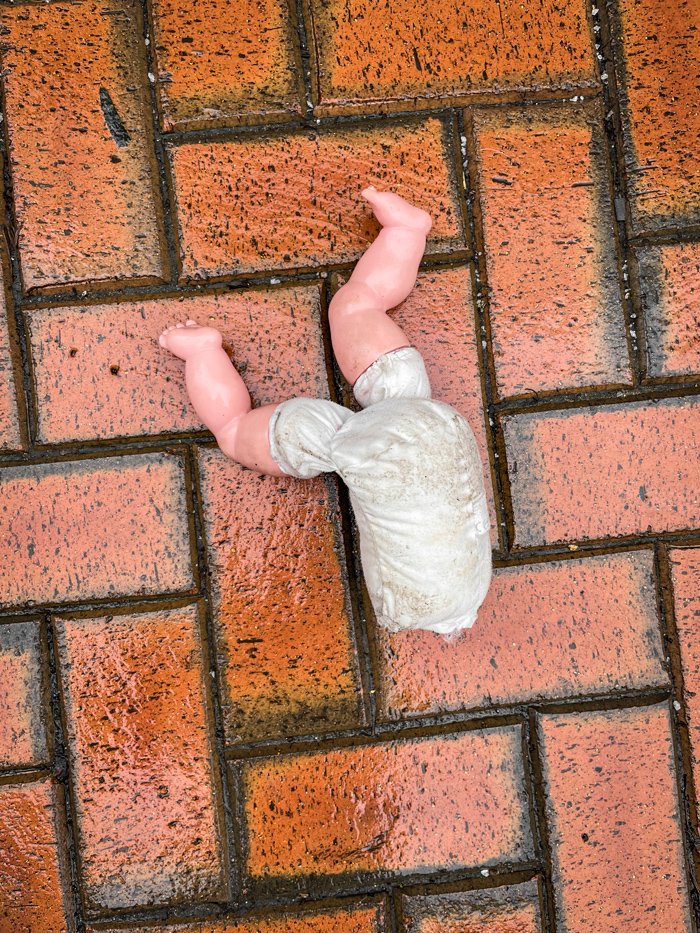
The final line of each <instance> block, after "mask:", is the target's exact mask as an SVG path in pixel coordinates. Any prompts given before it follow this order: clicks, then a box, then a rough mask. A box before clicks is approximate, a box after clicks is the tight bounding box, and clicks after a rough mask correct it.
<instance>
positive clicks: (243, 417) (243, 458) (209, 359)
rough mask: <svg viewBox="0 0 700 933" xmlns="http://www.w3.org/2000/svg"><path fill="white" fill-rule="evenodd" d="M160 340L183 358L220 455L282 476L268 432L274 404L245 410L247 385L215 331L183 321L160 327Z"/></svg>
mask: <svg viewBox="0 0 700 933" xmlns="http://www.w3.org/2000/svg"><path fill="white" fill-rule="evenodd" d="M160 345H161V346H162V347H165V348H166V349H168V350H170V351H171V353H174V354H175V356H178V357H180V359H181V360H184V361H185V380H186V383H187V392H188V394H189V396H190V400H191V402H192V405H193V407H194V409H195V411H196V412H197V414H198V415H199V417H200V418H201V419H202V421H203V422H204V424H205V425H206V426H207V427H208V428H209V430H210V431H211V432H212V434H213V435H214V436H215V437H216V440H217V442H218V444H219V447H220V448H221V449H222V450H223V452H224V453H225V454H226V456H227V457H231V458H232V459H233V460H237V461H238V462H239V463H242V464H243V465H244V466H247V467H250V469H252V470H257V471H258V472H259V473H269V474H271V475H272V476H282V475H283V473H282V471H281V470H280V468H279V467H278V466H277V464H276V462H275V461H274V460H273V459H272V455H271V454H270V443H269V433H268V432H269V425H270V418H271V417H272V414H273V412H274V411H275V409H276V408H277V406H276V405H265V406H263V407H262V408H256V409H254V410H252V411H251V406H250V396H249V395H248V390H247V389H246V387H245V383H244V382H243V380H242V379H241V377H240V376H239V374H238V373H237V372H236V369H235V367H234V366H233V364H232V363H231V360H230V359H229V358H228V356H227V355H226V352H225V350H224V349H223V348H222V346H221V334H220V333H219V331H218V330H215V329H214V328H213V327H199V326H198V325H197V324H195V322H194V321H188V322H187V324H186V325H182V324H178V325H177V326H176V327H170V328H169V329H168V330H166V331H164V332H163V333H162V334H161V336H160Z"/></svg>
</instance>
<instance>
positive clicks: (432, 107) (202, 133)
mask: <svg viewBox="0 0 700 933" xmlns="http://www.w3.org/2000/svg"><path fill="white" fill-rule="evenodd" d="M292 2H296V0H292ZM302 2H304V0H302ZM305 32H306V38H307V44H308V33H309V30H306V31H305ZM311 32H313V31H312V30H311ZM311 58H313V56H312V55H311V54H310V59H311ZM310 64H311V65H312V66H313V65H314V63H313V61H311V62H310ZM313 78H314V71H313V69H312V71H311V79H312V82H313ZM311 92H312V100H313V98H314V97H315V96H316V90H315V87H314V85H313V83H312V84H311ZM542 93H544V94H545V95H546V96H542V97H533V96H532V93H531V92H530V91H525V92H514V93H503V94H500V95H499V94H498V93H497V92H496V93H494V92H493V91H485V92H483V93H479V94H472V95H462V96H459V95H453V96H450V95H445V96H441V97H436V98H417V99H413V100H414V101H417V105H410V106H407V107H402V106H400V104H401V102H400V101H389V102H388V104H385V105H379V106H380V107H383V109H370V110H369V111H368V109H367V106H366V105H365V104H364V103H361V104H358V105H357V106H353V105H350V108H349V109H351V110H352V112H349V113H328V112H322V113H321V114H320V115H319V114H317V113H315V112H311V111H309V112H307V114H305V115H303V116H301V117H297V118H296V119H290V120H288V121H286V122H284V123H280V122H279V121H276V122H264V121H262V122H258V123H245V124H243V123H241V124H237V125H234V124H230V125H226V126H218V127H213V128H194V129H191V130H174V131H172V132H170V133H166V134H163V138H164V141H165V142H167V144H169V145H173V146H183V145H192V144H198V143H217V142H219V143H228V142H237V141H239V140H241V139H246V138H249V137H251V136H281V135H298V134H303V133H305V132H315V133H324V132H327V131H333V130H334V129H339V128H342V129H353V128H357V129H364V128H366V127H367V125H368V124H372V125H373V126H382V125H384V124H391V123H393V124H396V123H420V122H422V121H424V120H429V119H448V120H449V119H450V118H451V116H452V114H453V113H454V112H456V111H459V110H462V109H464V108H474V109H477V108H478V109H483V110H493V109H499V108H513V107H547V106H549V105H557V104H564V103H569V102H571V101H572V99H573V98H577V99H578V97H581V98H582V99H594V98H596V97H598V96H599V95H600V86H599V85H596V86H591V85H583V86H579V85H576V86H572V87H571V88H569V89H568V90H566V91H564V90H557V91H545V92H542ZM391 104H399V106H398V107H394V108H392V107H391ZM421 105H422V106H421ZM315 106H316V107H318V104H315ZM370 107H371V105H370Z"/></svg>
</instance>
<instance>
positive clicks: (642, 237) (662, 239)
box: [629, 224, 700, 248]
mask: <svg viewBox="0 0 700 933" xmlns="http://www.w3.org/2000/svg"><path fill="white" fill-rule="evenodd" d="M629 242H630V245H631V246H633V247H635V248H638V247H640V246H665V245H669V244H670V245H674V246H675V245H677V244H679V243H698V242H700V225H698V224H688V225H687V226H680V225H679V226H677V227H671V226H669V227H665V228H664V229H663V230H640V231H637V232H636V233H634V234H632V235H630V237H629Z"/></svg>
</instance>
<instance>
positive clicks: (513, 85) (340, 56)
mask: <svg viewBox="0 0 700 933" xmlns="http://www.w3.org/2000/svg"><path fill="white" fill-rule="evenodd" d="M309 6H310V7H311V10H312V15H313V22H312V28H313V37H314V45H313V48H315V50H316V68H317V72H318V75H317V78H316V82H317V86H318V91H317V94H318V96H319V97H320V100H321V106H320V107H319V108H318V110H319V112H325V111H327V110H331V111H333V112H341V113H342V112H347V111H348V110H349V109H352V105H353V104H354V105H358V104H361V105H362V107H363V110H366V109H367V108H368V107H369V108H370V109H377V108H380V109H384V108H383V107H382V104H381V102H382V101H390V102H391V104H392V105H394V104H395V103H396V104H398V105H399V106H401V107H406V108H414V107H419V106H425V102H426V101H431V100H435V101H436V102H437V101H438V100H440V101H441V100H442V99H444V98H445V97H457V98H462V99H466V98H468V97H470V96H472V95H473V94H475V93H477V94H478V93H479V92H487V91H495V92H497V93H498V92H500V93H504V92H505V93H508V92H510V95H511V96H512V95H513V93H514V92H517V91H530V92H531V91H533V90H535V89H539V88H552V89H565V88H572V87H574V86H581V85H583V86H589V87H590V86H592V85H594V84H595V82H596V78H595V76H594V67H593V61H594V59H593V48H592V42H591V33H590V26H589V22H588V14H587V10H586V6H585V4H584V3H583V2H582V0H563V2H558V3H555V2H553V0H537V2H535V3H530V4H523V3H519V2H516V0H485V2H484V0H482V2H480V3H477V4H472V5H471V7H470V8H466V7H465V5H464V4H454V5H452V4H449V5H448V4H444V3H440V2H438V0H431V2H429V3H425V4H422V5H420V6H417V5H416V4H415V3H411V2H410V0H394V2H392V3H391V4H388V3H376V2H367V0H346V2H341V0H330V2H321V0H309ZM385 106H386V105H385Z"/></svg>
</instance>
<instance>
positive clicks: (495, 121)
mask: <svg viewBox="0 0 700 933" xmlns="http://www.w3.org/2000/svg"><path fill="white" fill-rule="evenodd" d="M601 123H602V115H601V113H600V110H599V107H598V106H597V105H596V106H588V107H576V108H572V107H571V106H570V105H567V106H557V107H544V108H543V107H540V108H532V107H531V108H529V109H528V110H520V111H514V110H513V111H508V110H505V111H503V110H493V111H484V112H482V113H480V114H478V116H477V119H476V125H475V145H476V158H477V170H478V184H479V193H480V199H481V209H482V213H483V225H484V237H485V245H486V265H487V274H488V284H489V300H490V316H491V331H492V335H493V353H494V361H495V367H496V380H497V383H498V391H499V393H500V394H501V395H503V396H509V395H527V394H530V393H533V392H546V391H556V390H558V389H566V388H572V387H580V386H588V385H598V384H610V383H613V384H615V383H627V382H630V380H631V374H630V368H629V360H628V354H627V340H626V336H625V323H624V318H623V314H622V308H621V302H620V290H619V282H618V277H617V255H616V249H615V240H614V236H613V233H612V231H613V229H614V217H613V214H612V209H611V204H610V193H609V186H610V182H609V177H608V169H607V165H606V159H605V141H604V139H603V138H602V136H601V133H600V132H599V130H598V126H599V125H600V124H601ZM596 124H597V125H598V126H597V125H596Z"/></svg>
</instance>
